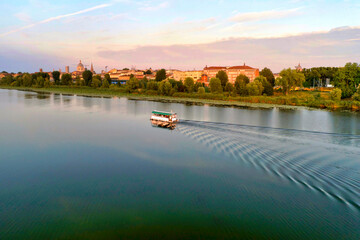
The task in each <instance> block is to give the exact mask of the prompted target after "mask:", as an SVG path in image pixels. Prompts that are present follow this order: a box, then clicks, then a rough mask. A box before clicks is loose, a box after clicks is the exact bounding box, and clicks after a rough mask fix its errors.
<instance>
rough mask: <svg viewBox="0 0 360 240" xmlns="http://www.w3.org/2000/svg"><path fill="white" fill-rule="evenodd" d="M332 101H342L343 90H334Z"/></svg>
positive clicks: (331, 94) (331, 93)
mask: <svg viewBox="0 0 360 240" xmlns="http://www.w3.org/2000/svg"><path fill="white" fill-rule="evenodd" d="M330 99H331V100H333V101H340V100H341V89H339V88H334V89H333V90H332V91H331V92H330Z"/></svg>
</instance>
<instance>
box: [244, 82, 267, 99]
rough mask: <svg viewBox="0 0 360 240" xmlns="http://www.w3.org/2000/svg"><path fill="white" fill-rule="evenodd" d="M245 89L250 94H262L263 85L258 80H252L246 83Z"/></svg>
mask: <svg viewBox="0 0 360 240" xmlns="http://www.w3.org/2000/svg"><path fill="white" fill-rule="evenodd" d="M246 89H247V91H248V93H249V95H250V96H259V95H261V94H262V92H263V90H264V87H263V85H262V84H261V82H260V81H259V80H254V81H253V82H251V83H248V84H247V85H246Z"/></svg>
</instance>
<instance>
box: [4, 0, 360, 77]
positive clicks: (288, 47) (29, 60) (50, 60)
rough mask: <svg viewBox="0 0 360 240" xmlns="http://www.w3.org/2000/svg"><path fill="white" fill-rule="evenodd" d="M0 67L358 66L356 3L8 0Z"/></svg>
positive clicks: (340, 0)
mask: <svg viewBox="0 0 360 240" xmlns="http://www.w3.org/2000/svg"><path fill="white" fill-rule="evenodd" d="M0 9H1V10H2V14H1V17H0V18H1V21H0V71H2V70H7V71H16V72H17V71H30V72H31V71H36V70H38V68H40V67H42V68H43V69H44V70H46V71H50V70H52V69H59V68H62V69H63V70H64V67H65V66H66V65H69V66H70V68H71V70H74V68H75V66H76V64H77V62H78V61H79V59H82V60H83V62H85V63H86V64H90V62H93V63H94V65H95V68H96V70H97V71H100V70H102V69H104V68H105V66H108V67H109V68H112V67H116V68H123V67H129V66H136V67H137V68H146V67H153V68H161V67H165V68H169V67H172V68H178V69H183V70H185V69H194V68H195V69H201V68H203V67H204V66H205V65H239V64H243V63H244V62H246V63H247V64H248V65H251V66H253V67H258V68H263V67H265V66H267V67H270V68H272V69H273V70H274V71H275V72H276V71H279V70H281V69H282V68H286V67H292V66H294V65H295V64H297V63H298V62H301V63H302V65H303V66H305V67H312V66H341V65H344V64H345V63H346V62H349V61H355V62H360V59H359V56H358V55H357V54H356V53H358V52H360V17H359V13H360V2H359V1H355V0H338V1H335V0H313V1H307V0H288V1H279V0H277V1H263V0H262V1H259V0H255V1H249V0H248V1H242V0H239V1H226V0H207V1H200V0H193V1H180V0H148V1H130V0H109V1H100V0H95V1H82V0H81V1H76V0H72V1H70V0H63V1H48V0H47V1H45V0H28V1H25V0H13V1H2V2H1V3H0Z"/></svg>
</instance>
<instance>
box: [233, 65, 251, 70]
mask: <svg viewBox="0 0 360 240" xmlns="http://www.w3.org/2000/svg"><path fill="white" fill-rule="evenodd" d="M228 69H254V68H252V67H249V66H244V65H243V66H233V67H229V68H228Z"/></svg>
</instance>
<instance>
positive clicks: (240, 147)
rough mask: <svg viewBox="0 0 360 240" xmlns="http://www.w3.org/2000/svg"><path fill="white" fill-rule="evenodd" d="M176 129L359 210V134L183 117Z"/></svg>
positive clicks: (224, 152)
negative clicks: (205, 120) (188, 119)
mask: <svg viewBox="0 0 360 240" xmlns="http://www.w3.org/2000/svg"><path fill="white" fill-rule="evenodd" d="M176 129H177V131H178V132H180V133H182V134H184V135H186V136H189V137H190V138H192V139H194V140H195V141H198V142H200V143H201V144H204V145H206V146H207V147H209V148H212V149H213V150H214V151H216V152H218V153H222V154H225V155H227V156H230V157H231V158H232V159H234V160H235V161H238V162H241V163H244V164H247V165H251V166H253V167H254V168H256V169H259V170H261V171H264V172H266V173H267V174H270V175H272V176H277V177H279V178H280V179H283V180H287V181H289V182H291V183H294V184H296V185H298V186H301V187H305V188H307V189H310V190H311V191H314V192H318V193H321V194H323V195H324V196H326V197H328V198H330V199H332V200H336V201H338V202H341V203H344V204H346V205H347V206H348V207H350V208H352V209H354V210H357V211H360V202H359V199H360V161H359V156H360V150H358V148H359V147H360V136H359V135H351V134H332V133H322V132H313V131H301V130H291V129H280V128H269V127H256V126H245V125H236V124H224V123H213V122H197V121H181V122H180V123H179V124H178V126H177V128H176Z"/></svg>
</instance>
